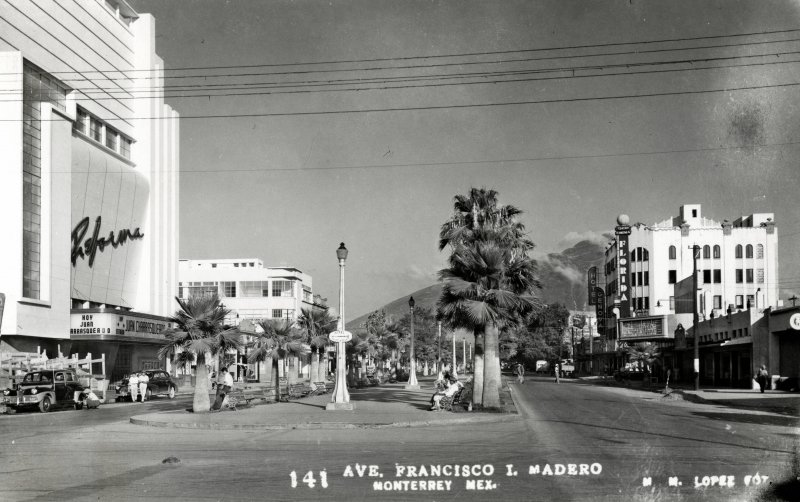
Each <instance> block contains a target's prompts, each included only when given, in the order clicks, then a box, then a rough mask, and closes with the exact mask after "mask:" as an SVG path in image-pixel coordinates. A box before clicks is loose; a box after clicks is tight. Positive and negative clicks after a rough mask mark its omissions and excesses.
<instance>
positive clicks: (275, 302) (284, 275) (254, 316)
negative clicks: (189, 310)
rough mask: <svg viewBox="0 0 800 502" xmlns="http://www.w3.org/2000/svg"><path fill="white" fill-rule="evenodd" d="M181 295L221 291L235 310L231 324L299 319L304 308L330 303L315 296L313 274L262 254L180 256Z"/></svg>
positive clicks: (179, 288)
mask: <svg viewBox="0 0 800 502" xmlns="http://www.w3.org/2000/svg"><path fill="white" fill-rule="evenodd" d="M178 277H179V283H178V297H179V298H183V299H185V298H189V297H190V296H192V295H198V294H199V295H202V294H209V293H211V294H217V295H218V296H219V297H220V299H221V300H222V303H223V304H224V305H225V307H227V308H228V309H230V310H231V311H232V313H231V318H230V319H228V322H229V324H231V325H238V324H239V323H240V322H241V321H243V320H244V319H250V320H253V321H260V320H265V319H288V320H292V321H294V320H297V318H298V317H300V314H301V311H302V309H314V308H324V309H327V306H325V304H324V303H323V302H322V301H321V300H320V298H319V297H317V298H316V299H315V298H314V294H313V289H312V282H311V276H310V275H308V274H304V273H303V272H302V271H300V270H299V269H296V268H293V267H264V263H263V262H262V261H261V260H259V259H258V258H239V259H227V258H226V259H214V260H180V263H179V266H178Z"/></svg>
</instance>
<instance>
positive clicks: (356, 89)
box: [0, 51, 800, 102]
mask: <svg viewBox="0 0 800 502" xmlns="http://www.w3.org/2000/svg"><path fill="white" fill-rule="evenodd" d="M786 54H800V51H797V52H793V53H786ZM743 57H762V55H759V56H743ZM795 63H800V60H789V61H772V62H765V63H745V64H731V65H717V66H696V67H691V68H670V69H663V70H643V71H630V72H616V73H597V74H591V75H566V76H553V77H532V78H510V79H500V80H489V79H483V80H478V81H468V82H439V83H431V84H416V85H385V86H378V87H374V86H373V87H344V88H330V89H296V90H276V91H272V90H270V91H259V90H258V87H247V88H244V90H246V91H248V92H216V91H219V89H213V90H212V91H213V93H212V92H207V91H205V90H202V89H191V90H188V91H187V92H196V93H200V94H180V93H164V94H160V93H156V94H153V95H150V96H133V97H129V98H125V97H119V98H117V97H108V98H93V97H91V96H88V95H87V94H86V93H84V92H83V91H79V92H81V93H82V94H84V95H85V96H86V97H87V98H88V99H91V100H92V101H107V100H139V99H168V98H169V99H192V98H205V99H210V98H222V97H235V96H272V95H281V94H319V93H326V92H362V91H387V90H396V89H419V88H435V87H450V86H466V85H490V84H491V85H494V84H513V83H521V82H542V81H549V80H574V79H585V78H600V77H620V76H629V75H630V76H633V75H652V74H661V73H676V72H691V71H703V70H717V69H731V68H746V67H757V66H769V65H781V64H795ZM667 64H672V63H667ZM623 66H624V65H623ZM456 78H463V77H456ZM473 78H477V77H473ZM373 85H374V84H373ZM266 88H267V89H281V88H282V87H281V86H277V87H271V86H270V87H266ZM236 89H237V88H236V87H231V88H230V90H236ZM8 101H19V99H2V98H0V102H8Z"/></svg>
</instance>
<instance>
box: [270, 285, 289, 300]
mask: <svg viewBox="0 0 800 502" xmlns="http://www.w3.org/2000/svg"><path fill="white" fill-rule="evenodd" d="M272 296H283V297H291V296H292V281H272Z"/></svg>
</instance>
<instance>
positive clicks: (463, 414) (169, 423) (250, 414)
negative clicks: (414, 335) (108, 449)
mask: <svg viewBox="0 0 800 502" xmlns="http://www.w3.org/2000/svg"><path fill="white" fill-rule="evenodd" d="M433 380H434V378H432V377H422V378H420V379H419V383H420V389H419V390H406V389H405V388H404V387H405V383H394V384H388V383H387V384H383V385H380V386H377V387H365V388H361V389H349V392H350V402H351V403H353V404H354V407H355V409H354V410H353V411H327V410H325V405H326V404H327V403H328V402H330V400H331V395H330V394H323V395H319V396H311V397H305V398H302V399H297V400H292V401H290V402H288V403H271V404H260V405H256V406H251V407H249V408H241V409H239V410H237V411H228V410H226V411H222V412H217V413H197V414H194V413H191V412H190V411H186V410H181V411H170V412H162V413H149V414H145V415H138V416H133V417H131V419H130V421H131V423H132V424H136V425H146V426H151V427H174V428H187V429H226V430H227V429H233V430H274V429H357V428H384V427H426V426H432V425H454V424H464V423H490V422H491V423H494V422H508V421H516V420H519V419H520V416H519V414H518V413H517V410H516V407H515V406H514V405H513V401H512V399H511V397H510V393H509V392H508V389H507V388H505V387H504V388H503V392H502V393H501V399H503V401H504V405H505V406H504V412H468V411H464V410H463V408H461V409H457V410H456V411H453V412H449V411H428V409H429V408H430V397H431V395H432V394H433V392H434V390H433Z"/></svg>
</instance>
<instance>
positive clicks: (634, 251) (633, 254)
mask: <svg viewBox="0 0 800 502" xmlns="http://www.w3.org/2000/svg"><path fill="white" fill-rule="evenodd" d="M637 249H641V248H634V249H633V251H631V261H636V250H637Z"/></svg>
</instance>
